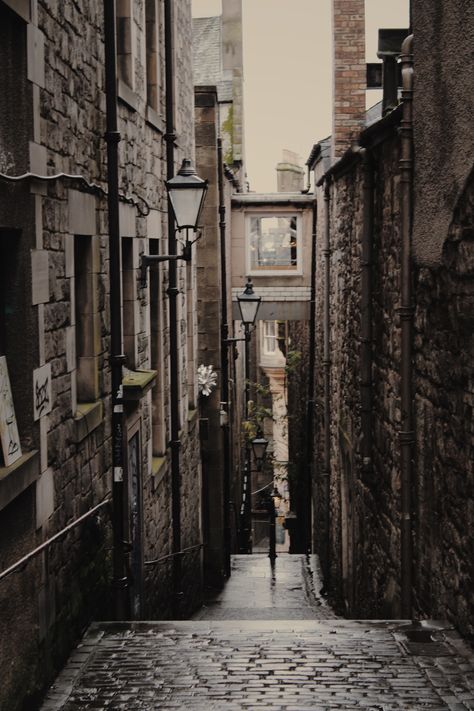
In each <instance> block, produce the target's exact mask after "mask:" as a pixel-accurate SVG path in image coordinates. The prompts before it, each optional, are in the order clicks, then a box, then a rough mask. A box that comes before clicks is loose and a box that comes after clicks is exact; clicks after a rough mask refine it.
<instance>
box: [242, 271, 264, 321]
mask: <svg viewBox="0 0 474 711" xmlns="http://www.w3.org/2000/svg"><path fill="white" fill-rule="evenodd" d="M261 300H262V298H261V296H257V294H255V292H254V290H253V284H252V281H251V279H250V278H249V279H248V280H247V283H246V285H245V289H244V291H243V293H242V294H240V295H239V296H238V297H237V301H238V304H239V309H240V316H241V321H242V323H243V324H244V325H245V326H253V325H254V323H255V320H256V318H257V313H258V309H259V307H260V301H261Z"/></svg>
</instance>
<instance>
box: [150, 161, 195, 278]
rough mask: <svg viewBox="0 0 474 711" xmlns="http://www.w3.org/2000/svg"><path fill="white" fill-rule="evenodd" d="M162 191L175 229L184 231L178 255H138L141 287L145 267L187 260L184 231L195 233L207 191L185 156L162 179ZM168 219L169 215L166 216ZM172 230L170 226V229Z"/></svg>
mask: <svg viewBox="0 0 474 711" xmlns="http://www.w3.org/2000/svg"><path fill="white" fill-rule="evenodd" d="M165 185H166V190H167V191H168V196H169V199H170V204H171V208H172V210H173V215H174V219H175V222H176V231H178V232H181V230H186V242H185V244H184V246H183V251H182V253H181V254H142V256H141V259H140V283H141V286H142V288H144V287H145V286H146V283H147V271H148V267H149V266H151V265H152V264H160V263H161V262H177V261H178V259H182V260H183V261H185V262H189V261H190V260H191V248H192V244H193V243H192V242H190V241H189V239H188V231H189V230H193V231H194V232H197V230H198V225H199V218H200V217H201V212H202V208H203V205H204V199H205V197H206V193H207V186H208V183H207V180H203V179H202V178H200V177H199V176H198V175H197V173H196V171H195V170H194V168H193V165H192V163H191V161H190V160H189V159H188V158H185V159H184V160H183V163H182V165H181V168H180V169H179V171H178V173H177V174H176V175H175V176H174V177H173V178H170V179H169V180H167V181H166V183H165ZM169 219H171V216H169ZM173 229H174V228H173Z"/></svg>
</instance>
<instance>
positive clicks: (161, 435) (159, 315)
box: [148, 239, 166, 457]
mask: <svg viewBox="0 0 474 711" xmlns="http://www.w3.org/2000/svg"><path fill="white" fill-rule="evenodd" d="M148 252H149V254H159V240H157V239H150V240H148ZM148 275H149V280H150V339H151V348H150V351H151V367H152V368H153V369H154V370H156V371H157V377H156V383H155V387H154V388H153V390H152V439H153V456H155V457H160V456H162V455H163V453H164V452H165V450H166V423H165V408H164V388H165V383H164V369H165V365H164V361H165V359H164V357H163V298H162V293H161V292H162V288H163V285H162V279H161V278H160V269H159V268H156V267H155V268H152V269H150V270H149V272H148Z"/></svg>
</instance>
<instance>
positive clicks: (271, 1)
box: [192, 0, 409, 192]
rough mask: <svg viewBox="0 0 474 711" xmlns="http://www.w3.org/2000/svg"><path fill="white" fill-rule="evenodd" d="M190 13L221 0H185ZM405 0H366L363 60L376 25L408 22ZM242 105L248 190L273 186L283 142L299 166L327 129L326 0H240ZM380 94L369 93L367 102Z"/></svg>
mask: <svg viewBox="0 0 474 711" xmlns="http://www.w3.org/2000/svg"><path fill="white" fill-rule="evenodd" d="M192 3H193V14H194V16H195V17H208V16H211V15H219V14H220V12H221V0H192ZM408 8H409V0H366V34H367V61H368V62H375V61H378V60H377V55H376V51H377V31H378V29H379V28H380V27H384V28H389V27H400V28H403V27H408V25H409V20H408V13H409V9H408ZM243 18H244V20H243V21H244V78H245V85H244V101H245V104H244V111H245V141H246V161H247V173H248V178H249V181H250V189H251V190H256V191H257V192H272V191H274V190H276V171H275V168H276V164H277V163H278V161H279V160H281V153H282V150H283V149H284V148H287V149H289V150H291V151H295V152H296V153H298V154H299V155H300V156H301V164H302V165H304V163H305V162H306V159H307V158H308V156H309V153H310V150H311V148H312V146H313V143H315V142H317V141H319V140H320V139H321V138H324V137H325V136H328V135H329V134H330V133H331V94H332V80H331V61H332V60H331V53H332V48H331V0H243ZM378 98H379V92H373V91H371V92H368V104H369V105H372V104H373V103H375V102H376V101H377V100H378Z"/></svg>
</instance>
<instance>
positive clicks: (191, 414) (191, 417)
mask: <svg viewBox="0 0 474 711" xmlns="http://www.w3.org/2000/svg"><path fill="white" fill-rule="evenodd" d="M198 415H199V411H198V410H197V408H196V409H191V408H190V409H189V410H188V422H189V424H191V423H192V422H196V420H197V419H198Z"/></svg>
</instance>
